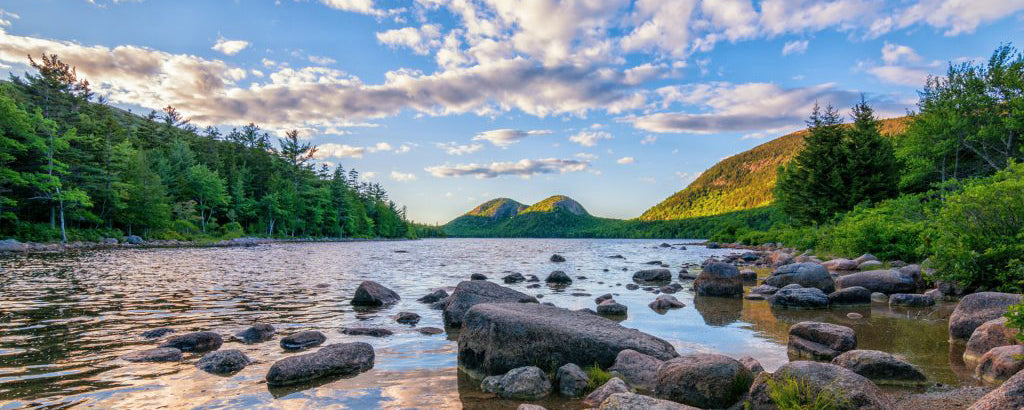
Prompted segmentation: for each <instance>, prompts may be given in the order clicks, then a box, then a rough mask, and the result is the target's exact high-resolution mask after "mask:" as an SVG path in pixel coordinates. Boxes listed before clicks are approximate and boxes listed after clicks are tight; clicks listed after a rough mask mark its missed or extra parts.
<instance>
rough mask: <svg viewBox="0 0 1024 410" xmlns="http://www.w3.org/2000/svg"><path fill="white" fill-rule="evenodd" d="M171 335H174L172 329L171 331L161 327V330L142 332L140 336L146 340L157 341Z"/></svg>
mask: <svg viewBox="0 0 1024 410" xmlns="http://www.w3.org/2000/svg"><path fill="white" fill-rule="evenodd" d="M171 333H174V329H171V328H169V327H161V328H157V329H153V330H147V331H145V332H142V334H141V335H140V336H142V337H144V338H146V339H157V338H161V337H164V336H166V335H169V334H171Z"/></svg>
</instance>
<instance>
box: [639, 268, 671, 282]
mask: <svg viewBox="0 0 1024 410" xmlns="http://www.w3.org/2000/svg"><path fill="white" fill-rule="evenodd" d="M633 280H634V281H637V282H640V283H646V282H668V281H671V280H672V271H670V270H668V269H643V270H638V271H636V273H634V274H633Z"/></svg>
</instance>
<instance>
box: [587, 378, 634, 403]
mask: <svg viewBox="0 0 1024 410" xmlns="http://www.w3.org/2000/svg"><path fill="white" fill-rule="evenodd" d="M616 393H630V389H629V386H627V385H626V382H623V381H622V379H620V378H618V377H612V378H611V379H610V380H608V381H607V382H606V383H605V384H603V385H601V387H598V388H596V389H594V391H592V392H590V394H588V395H587V397H586V398H585V399H583V406H585V407H597V406H600V405H601V403H604V401H605V400H606V399H607V398H608V397H610V396H611V395H613V394H616Z"/></svg>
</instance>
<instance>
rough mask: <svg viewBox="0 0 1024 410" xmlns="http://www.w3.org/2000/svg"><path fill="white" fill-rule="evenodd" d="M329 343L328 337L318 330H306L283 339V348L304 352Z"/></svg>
mask: <svg viewBox="0 0 1024 410" xmlns="http://www.w3.org/2000/svg"><path fill="white" fill-rule="evenodd" d="M325 341H327V336H324V334H323V333H320V332H318V331H316V330H305V331H302V332H299V333H295V334H291V335H288V336H285V337H282V338H281V348H282V349H285V350H302V349H309V348H311V347H316V346H320V345H321V344H323V342H325Z"/></svg>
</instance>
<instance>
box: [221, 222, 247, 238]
mask: <svg viewBox="0 0 1024 410" xmlns="http://www.w3.org/2000/svg"><path fill="white" fill-rule="evenodd" d="M220 236H221V237H222V238H224V239H235V238H241V237H243V236H245V229H243V228H242V224H240V223H238V222H228V223H226V224H224V226H222V227H220Z"/></svg>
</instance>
